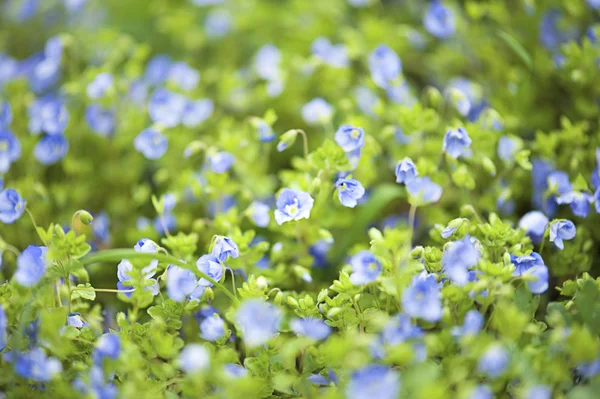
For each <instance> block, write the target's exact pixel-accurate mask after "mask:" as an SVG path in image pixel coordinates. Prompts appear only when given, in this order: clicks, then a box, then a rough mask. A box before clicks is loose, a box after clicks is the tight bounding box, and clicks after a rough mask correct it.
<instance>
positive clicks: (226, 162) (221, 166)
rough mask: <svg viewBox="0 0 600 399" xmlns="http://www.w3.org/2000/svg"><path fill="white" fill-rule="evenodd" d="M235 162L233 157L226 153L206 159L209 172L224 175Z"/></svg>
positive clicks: (219, 153) (222, 152)
mask: <svg viewBox="0 0 600 399" xmlns="http://www.w3.org/2000/svg"><path fill="white" fill-rule="evenodd" d="M234 162H235V157H234V156H233V155H231V154H230V153H228V152H226V151H221V152H218V153H216V154H214V155H211V156H210V157H209V158H208V163H209V165H210V170H212V171H213V172H215V173H225V172H227V171H228V170H229V169H230V168H231V165H233V163H234Z"/></svg>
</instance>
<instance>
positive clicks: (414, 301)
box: [402, 271, 442, 322]
mask: <svg viewBox="0 0 600 399" xmlns="http://www.w3.org/2000/svg"><path fill="white" fill-rule="evenodd" d="M402 307H403V308H404V311H405V312H406V313H407V314H408V315H409V316H411V317H414V318H421V319H423V320H425V321H429V322H437V321H439V320H440V319H441V318H442V297H441V294H440V288H439V285H438V282H437V279H436V276H435V275H434V274H427V273H426V272H425V271H423V272H421V273H420V274H418V275H416V276H414V277H413V279H412V281H411V283H410V285H409V286H408V287H407V288H406V289H405V290H404V292H403V293H402Z"/></svg>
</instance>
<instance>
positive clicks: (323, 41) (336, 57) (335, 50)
mask: <svg viewBox="0 0 600 399" xmlns="http://www.w3.org/2000/svg"><path fill="white" fill-rule="evenodd" d="M311 49H312V53H313V55H314V56H315V57H316V58H317V59H319V60H321V61H322V62H324V63H326V64H328V65H330V66H332V67H334V68H345V67H347V66H348V65H349V60H348V53H347V52H346V46H344V45H343V44H332V43H331V42H330V41H329V39H327V38H326V37H318V38H316V39H315V41H314V42H313V43H312V46H311Z"/></svg>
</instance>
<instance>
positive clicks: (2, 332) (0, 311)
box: [0, 253, 8, 351]
mask: <svg viewBox="0 0 600 399" xmlns="http://www.w3.org/2000/svg"><path fill="white" fill-rule="evenodd" d="M1 258H2V254H1V253H0V260H1ZM7 328H8V319H7V318H6V312H5V311H4V307H3V306H2V305H0V351H2V350H4V348H5V347H6V340H7V339H8V333H7V330H6V329H7Z"/></svg>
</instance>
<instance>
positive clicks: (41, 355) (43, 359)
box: [14, 347, 62, 382]
mask: <svg viewBox="0 0 600 399" xmlns="http://www.w3.org/2000/svg"><path fill="white" fill-rule="evenodd" d="M15 357H16V359H14V367H15V372H16V373H17V374H18V375H19V376H21V377H23V378H28V379H31V380H34V381H39V382H47V381H50V379H51V378H52V377H53V376H55V375H56V374H58V373H60V372H61V371H62V364H61V363H60V361H59V360H58V359H56V358H54V357H48V356H46V353H45V352H44V350H43V349H42V348H40V347H35V348H33V349H31V350H30V351H29V352H25V353H17V354H16V356H15Z"/></svg>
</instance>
